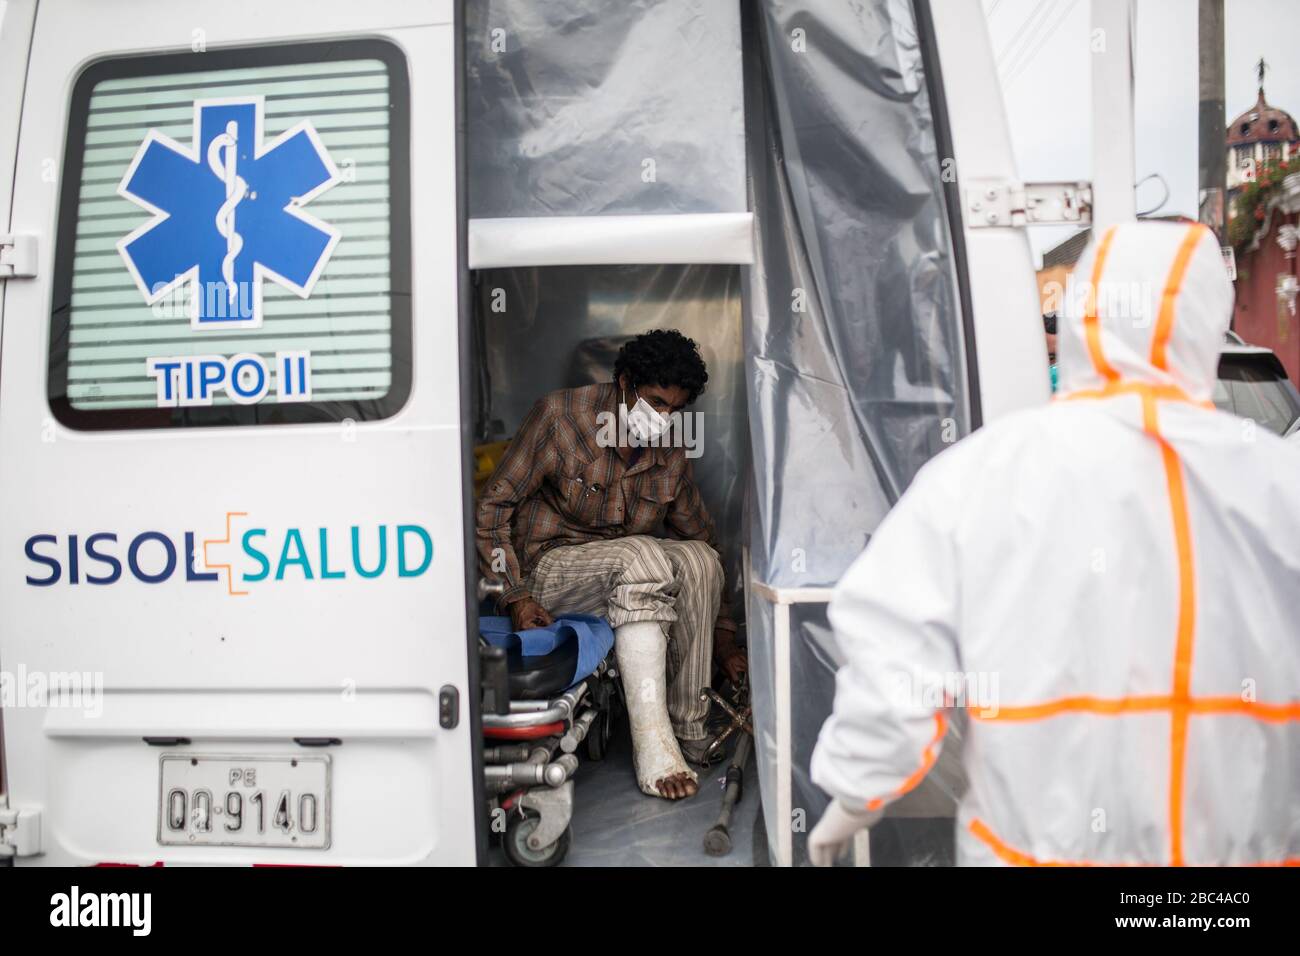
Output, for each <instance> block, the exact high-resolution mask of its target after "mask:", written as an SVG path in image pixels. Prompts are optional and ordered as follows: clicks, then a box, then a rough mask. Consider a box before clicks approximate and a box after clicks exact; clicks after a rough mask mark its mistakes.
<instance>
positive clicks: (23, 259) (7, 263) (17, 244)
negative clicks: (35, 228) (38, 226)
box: [0, 233, 36, 282]
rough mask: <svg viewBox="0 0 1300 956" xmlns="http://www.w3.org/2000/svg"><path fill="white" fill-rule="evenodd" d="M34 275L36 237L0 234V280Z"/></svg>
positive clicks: (25, 277)
mask: <svg viewBox="0 0 1300 956" xmlns="http://www.w3.org/2000/svg"><path fill="white" fill-rule="evenodd" d="M35 275H36V237H35V236H29V235H19V234H16V233H15V234H13V235H0V282H3V281H4V280H5V279H31V278H34V277H35Z"/></svg>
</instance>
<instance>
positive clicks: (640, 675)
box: [614, 621, 697, 797]
mask: <svg viewBox="0 0 1300 956" xmlns="http://www.w3.org/2000/svg"><path fill="white" fill-rule="evenodd" d="M614 653H615V655H616V656H617V657H618V669H619V673H620V675H621V676H622V678H623V696H624V697H625V698H626V699H627V716H628V723H629V724H631V727H632V760H633V763H634V764H635V765H636V782H637V785H638V786H639V787H640V788H641V789H642V790H643V791H645V792H646V793H648V794H650V795H651V796H652V797H661V796H663V794H661V793H660V792H659V791H658V790H657V789H656V788H655V781H658V780H663V779H664V778H665V777H671V776H673V775H675V774H680V773H684V774H687V775H688V776H689V777H690V778H691V779H692V780H696V779H697V777H696V776H695V772H694V771H693V770H691V769H690V767H688V766H687V765H686V760H685V759H684V758H683V757H682V751H681V748H680V747H679V746H678V745H677V737H676V736H675V735H674V734H673V725H672V722H671V721H669V719H668V690H667V684H668V675H667V667H668V638H667V637H666V636H665V635H664V632H663V628H662V627H661V626H660V625H659V624H658V623H657V622H655V621H636V622H634V623H631V624H624V625H623V626H622V627H618V628H615V629H614Z"/></svg>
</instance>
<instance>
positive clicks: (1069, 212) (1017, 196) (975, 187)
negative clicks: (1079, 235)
mask: <svg viewBox="0 0 1300 956" xmlns="http://www.w3.org/2000/svg"><path fill="white" fill-rule="evenodd" d="M966 220H967V224H968V225H969V226H970V227H971V228H972V229H987V228H989V227H991V226H1012V227H1020V226H1060V225H1080V226H1086V225H1088V224H1089V223H1091V222H1092V184H1091V183H1013V182H1009V181H1007V180H986V181H983V182H972V183H970V184H969V185H968V186H967V187H966Z"/></svg>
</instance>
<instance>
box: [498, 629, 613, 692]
mask: <svg viewBox="0 0 1300 956" xmlns="http://www.w3.org/2000/svg"><path fill="white" fill-rule="evenodd" d="M478 631H479V634H481V635H482V636H483V640H485V641H487V642H488V643H489V644H491V645H493V646H494V647H504V648H505V649H506V650H511V649H514V648H517V649H518V650H519V653H520V654H522V655H523V656H524V657H545V656H546V655H547V654H550V653H551V652H552V651H554V650H555V649H556V648H557V647H559V646H560V645H561V644H563V643H564V642H565V641H577V642H578V663H577V666H576V667H575V668H574V673H573V680H572V682H571V684H576V683H577V682H578V681H580V680H582V679H583V678H584V677H586V676H587V675H588V674H590V673H591V672H592V671H594V670H595V669H596V668H597V667H598V666H599V665H600V662H601V661H603V660H604V659H605V657H606V656H607V655H608V654H609V652H610V649H611V648H612V647H613V646H614V631H613V629H612V628H611V627H610V626H609V623H608V622H606V621H605V620H604V619H603V618H599V617H593V616H592V615H590V614H566V615H564V616H563V617H558V618H556V619H555V621H554V622H553V623H552V624H551V626H550V627H535V628H529V629H528V630H526V631H514V630H511V628H510V618H508V617H480V618H479V619H478Z"/></svg>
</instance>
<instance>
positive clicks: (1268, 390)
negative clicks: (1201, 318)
mask: <svg viewBox="0 0 1300 956" xmlns="http://www.w3.org/2000/svg"><path fill="white" fill-rule="evenodd" d="M1214 404H1215V405H1217V406H1218V407H1219V408H1221V409H1223V411H1225V412H1232V413H1233V414H1234V415H1240V416H1241V417H1242V418H1249V419H1252V420H1254V421H1255V422H1256V423H1257V424H1259V425H1262V426H1263V427H1265V428H1267V429H1269V431H1272V432H1276V433H1277V434H1279V435H1285V434H1289V433H1290V432H1291V431H1293V430H1294V428H1295V426H1297V424H1300V392H1297V391H1296V387H1295V386H1294V385H1292V384H1291V380H1290V379H1289V378H1287V374H1286V369H1285V368H1284V367H1283V365H1282V360H1281V359H1279V358H1278V357H1277V356H1276V355H1275V354H1274V353H1273V352H1272V351H1271V350H1269V349H1266V348H1262V347H1260V346H1258V345H1247V344H1246V342H1245V341H1243V340H1242V338H1241V336H1239V335H1238V334H1237V333H1235V332H1229V333H1228V334H1227V338H1226V340H1225V343H1224V346H1223V352H1222V353H1221V354H1220V355H1219V380H1218V381H1217V382H1215V385H1214Z"/></svg>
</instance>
